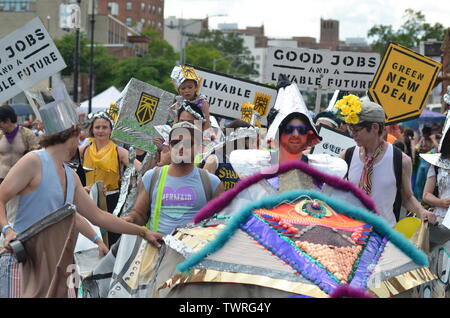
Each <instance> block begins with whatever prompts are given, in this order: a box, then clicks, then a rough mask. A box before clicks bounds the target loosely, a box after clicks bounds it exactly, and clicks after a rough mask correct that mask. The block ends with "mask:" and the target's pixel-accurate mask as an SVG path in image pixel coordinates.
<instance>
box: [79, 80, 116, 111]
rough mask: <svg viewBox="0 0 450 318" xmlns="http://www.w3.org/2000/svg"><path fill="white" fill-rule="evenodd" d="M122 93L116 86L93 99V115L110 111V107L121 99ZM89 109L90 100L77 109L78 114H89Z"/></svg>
mask: <svg viewBox="0 0 450 318" xmlns="http://www.w3.org/2000/svg"><path fill="white" fill-rule="evenodd" d="M119 96H120V91H119V90H118V89H117V88H115V87H114V86H111V87H110V88H108V89H107V90H105V91H103V92H101V93H100V94H98V95H97V96H95V97H93V98H92V113H95V112H98V111H101V110H108V109H109V105H110V104H111V103H114V102H115V101H117V100H118V99H119ZM88 109H89V100H85V101H84V102H82V103H81V105H80V107H78V109H77V113H78V114H83V113H84V114H87V113H88Z"/></svg>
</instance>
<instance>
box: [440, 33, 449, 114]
mask: <svg viewBox="0 0 450 318" xmlns="http://www.w3.org/2000/svg"><path fill="white" fill-rule="evenodd" d="M441 51H442V91H441V92H442V93H441V94H442V95H444V94H445V93H447V87H448V86H450V28H448V29H447V30H446V31H445V36H444V42H443V43H442V46H441ZM447 108H448V105H447V104H446V102H445V101H444V102H442V108H441V112H442V113H443V112H444V111H445V110H446V109H447Z"/></svg>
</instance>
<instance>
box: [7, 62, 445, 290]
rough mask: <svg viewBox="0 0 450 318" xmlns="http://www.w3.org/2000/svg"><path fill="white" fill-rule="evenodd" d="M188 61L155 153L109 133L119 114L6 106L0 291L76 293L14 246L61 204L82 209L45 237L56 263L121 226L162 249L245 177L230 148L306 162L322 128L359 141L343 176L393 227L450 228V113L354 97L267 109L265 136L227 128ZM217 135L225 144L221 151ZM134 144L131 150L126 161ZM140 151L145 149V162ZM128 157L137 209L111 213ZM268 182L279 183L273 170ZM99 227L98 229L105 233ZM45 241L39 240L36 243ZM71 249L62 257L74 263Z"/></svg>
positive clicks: (116, 237) (241, 125)
mask: <svg viewBox="0 0 450 318" xmlns="http://www.w3.org/2000/svg"><path fill="white" fill-rule="evenodd" d="M186 70H187V69H186V68H185V67H184V66H177V67H175V68H174V70H173V72H172V74H171V78H172V80H173V81H174V84H175V86H176V88H177V92H178V95H179V96H177V98H176V101H174V104H173V106H172V107H170V110H169V114H168V120H167V123H166V125H167V126H170V127H169V128H168V131H169V133H168V135H164V136H161V137H160V138H156V139H155V141H154V144H155V146H156V149H157V151H156V152H155V153H154V154H149V153H148V152H146V151H144V150H141V149H130V147H132V146H133V145H127V144H123V143H116V142H115V141H114V140H112V139H111V133H112V131H113V128H114V124H115V119H114V114H112V113H111V112H108V111H106V110H105V111H102V112H98V113H95V114H91V116H89V118H88V119H87V120H86V122H84V123H83V124H79V123H78V119H76V118H74V119H73V121H72V122H71V124H70V125H67V124H64V125H59V126H58V125H54V123H52V122H49V119H43V121H34V122H26V123H25V124H23V125H21V124H19V123H18V120H17V116H16V114H15V112H14V108H13V107H11V106H9V105H3V106H1V107H0V182H1V184H0V228H1V233H2V235H1V236H2V241H3V242H2V244H1V246H0V247H3V248H4V249H5V252H4V253H3V254H2V255H1V256H0V297H65V296H68V297H74V296H75V294H74V291H73V290H71V289H69V290H68V292H67V290H65V289H64V288H62V287H61V286H62V285H64V282H65V278H64V277H62V278H58V279H55V278H54V276H57V275H56V274H55V275H54V273H46V274H45V275H43V276H45V278H42V277H41V278H39V279H37V278H36V277H34V276H32V275H31V274H29V272H30V271H31V272H32V270H31V269H30V268H29V267H30V265H21V264H19V263H18V262H17V261H16V259H15V258H14V255H13V250H12V248H11V246H10V243H11V242H13V241H14V239H15V238H16V237H17V235H18V234H19V233H21V232H22V231H24V230H26V229H27V228H28V227H30V226H32V225H33V224H35V223H36V222H37V221H39V220H41V219H43V218H45V217H46V216H48V215H49V214H50V213H51V212H53V211H55V210H57V209H59V208H61V207H62V206H64V205H65V204H66V203H71V204H74V205H75V206H76V209H77V212H76V213H75V215H74V220H73V222H72V223H71V224H67V226H66V228H65V229H64V230H62V231H59V232H57V233H54V234H53V235H54V236H52V237H51V240H50V241H48V242H55V243H54V244H55V250H53V243H51V244H50V243H49V245H46V246H45V253H46V254H48V255H49V256H48V257H49V259H51V261H49V264H55V266H57V264H60V263H59V262H60V259H59V258H58V257H59V255H60V254H59V253H60V251H61V250H64V249H66V250H67V249H69V250H70V249H72V256H73V249H74V246H75V243H76V239H73V238H76V235H77V234H78V233H80V234H81V235H83V236H85V237H86V238H87V239H89V240H91V241H92V242H94V243H95V244H97V246H98V252H99V259H100V258H101V257H103V256H104V255H107V254H108V253H110V252H111V251H110V250H113V249H114V245H115V244H116V245H117V244H120V237H121V234H131V235H139V236H141V237H143V238H144V239H145V240H147V241H148V242H149V243H150V244H152V245H153V246H155V247H158V248H159V247H161V245H162V244H163V241H162V239H163V237H164V236H165V235H168V234H170V233H172V232H173V231H174V230H175V229H177V228H179V227H182V226H185V225H186V224H188V223H191V222H192V220H193V217H194V216H195V215H196V214H197V213H198V212H199V211H200V210H201V208H202V207H204V206H205V205H206V204H207V203H208V202H209V201H211V200H213V199H215V198H218V197H219V196H220V195H221V194H222V193H224V192H227V191H230V190H231V189H233V187H235V186H236V184H238V183H239V182H240V177H239V174H238V173H237V172H236V171H235V170H234V168H233V166H232V164H231V161H230V156H231V152H232V151H233V150H236V149H240V150H245V149H263V148H264V149H268V150H270V151H271V152H272V153H273V154H274V156H276V158H275V161H274V162H275V163H277V164H283V163H287V162H292V161H303V162H305V163H309V159H308V155H309V153H310V151H311V149H312V148H313V147H314V146H316V145H318V144H319V143H320V142H321V140H322V137H321V136H320V133H319V132H320V130H319V126H321V125H322V126H327V127H331V128H332V129H334V130H336V131H339V132H340V133H342V134H344V135H347V136H349V137H351V138H352V139H353V140H354V141H355V143H356V146H355V147H352V148H349V149H346V150H344V151H342V152H341V153H340V155H339V158H340V159H338V158H336V160H341V161H340V162H343V161H345V163H346V165H347V167H348V170H347V172H346V173H345V176H344V179H346V180H348V181H350V182H351V183H353V184H354V185H356V186H357V187H359V188H360V189H361V190H362V191H363V192H364V193H365V194H367V195H368V196H369V197H371V198H372V199H373V200H374V202H375V204H376V206H377V209H378V211H379V212H380V215H381V216H382V217H383V218H384V219H385V220H386V221H387V222H388V223H389V225H390V226H392V227H394V226H395V225H396V224H397V223H398V222H399V221H400V220H401V219H403V218H405V217H408V216H416V217H418V218H420V219H421V220H422V221H423V222H427V223H428V225H429V231H430V251H431V252H432V251H433V247H434V246H440V245H442V244H445V243H446V241H447V240H449V239H450V236H449V233H450V230H448V229H447V228H446V227H445V226H443V225H442V222H443V220H444V218H445V216H446V213H447V211H448V209H449V206H450V174H449V172H450V164H449V163H450V133H449V129H448V128H449V127H448V126H449V121H448V120H447V123H444V122H440V123H425V124H424V125H421V127H420V129H414V128H410V127H407V126H405V125H403V123H400V124H393V125H388V126H386V125H385V123H384V122H385V118H386V116H385V112H384V110H383V108H382V107H381V106H380V105H378V104H376V103H374V102H372V101H370V100H369V99H368V98H367V97H361V98H360V97H357V96H355V95H352V94H348V95H346V96H342V98H340V99H339V100H338V101H337V102H336V104H335V108H334V109H333V110H331V111H330V110H327V111H321V112H319V113H318V114H312V113H311V112H309V111H307V110H306V109H303V108H301V107H298V105H294V106H293V107H291V108H290V109H288V110H287V111H286V110H284V111H279V112H276V111H273V112H271V113H269V115H268V116H267V121H268V122H267V127H268V129H267V131H266V135H264V138H261V135H262V133H263V132H264V131H265V130H264V128H261V127H258V125H256V124H255V121H249V122H247V121H243V120H239V119H236V120H227V121H223V123H225V126H222V128H219V127H215V126H213V125H212V121H211V117H212V115H213V114H211V113H210V106H209V104H208V101H207V99H206V97H205V96H203V95H201V94H200V93H199V84H200V79H199V77H198V76H197V74H196V73H195V70H193V69H189V70H188V71H186ZM279 85H280V84H279ZM289 85H290V83H287V84H286V83H284V84H283V83H282V84H281V87H282V88H285V89H288V87H290V86H289ZM279 88H280V86H279ZM112 102H114V101H111V103H112ZM108 106H109V105H105V109H106V108H108ZM57 107H60V106H57ZM61 107H62V106H61ZM447 112H448V111H447ZM352 116H354V117H352ZM355 116H356V118H355ZM447 118H448V116H447ZM52 120H53V121H57V120H58V118H53V119H52ZM55 127H59V128H55ZM220 141H223V145H224V146H223V148H222V149H223V151H219V150H218V149H217V148H214V146H216V145H218V144H219V143H220ZM263 141H267V143H264V142H263ZM132 151H136V156H135V158H132V160H130V153H131V152H132ZM205 154H207V155H205ZM427 155H428V157H427ZM430 155H433V156H434V157H433V156H431V157H430ZM145 158H147V159H148V158H150V159H149V162H150V164H149V165H145V164H144V163H146V160H145ZM427 158H438V159H436V160H435V161H432V160H427ZM430 161H432V162H433V163H435V164H432V163H430ZM438 161H439V164H436V162H438ZM129 165H133V166H134V169H135V170H136V171H139V173H140V174H141V175H142V180H141V182H140V183H139V184H138V187H137V195H136V198H135V202H134V205H133V207H132V209H131V210H130V211H129V212H128V213H127V214H125V215H119V217H118V216H116V215H114V213H113V212H114V210H115V209H116V207H117V205H118V202H119V197H120V193H121V191H120V190H121V185H122V182H123V175H124V171H125V170H126V169H127V167H129ZM268 181H269V182H270V184H271V186H273V187H274V188H275V189H278V187H279V184H278V179H276V178H273V179H269V180H268ZM99 182H100V184H101V191H100V192H101V194H102V195H104V197H105V199H106V205H102V206H99V205H98V204H97V203H98V202H95V201H94V200H93V197H92V196H91V192H92V191H93V187H94V186H96V185H97V184H98V183H99ZM87 221H89V222H87ZM92 224H94V225H96V226H98V227H100V229H101V235H98V234H97V233H96V232H95V230H94V228H93V227H92ZM69 238H72V240H70V239H69ZM56 245H58V246H56ZM42 246H43V245H42V244H41V245H39V244H38V243H36V245H35V248H36V249H42V248H43V247H42ZM28 248H30V247H28ZM431 252H430V254H431ZM72 256H71V255H70V253H69V255H66V257H68V259H69V261H68V262H69V264H70V261H72V262H73V259H70V258H71V257H72ZM27 266H28V267H27ZM34 266H37V265H36V264H35V265H34ZM40 270H42V271H44V270H45V267H42V268H41V269H40ZM52 277H53V278H52ZM33 279H34V280H36V283H33V284H32V283H30V281H32V280H33ZM25 281H27V282H28V283H24V282H25ZM66 292H67V293H66Z"/></svg>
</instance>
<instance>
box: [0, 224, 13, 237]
mask: <svg viewBox="0 0 450 318" xmlns="http://www.w3.org/2000/svg"><path fill="white" fill-rule="evenodd" d="M7 229H12V226H11V225H10V224H6V225H5V226H4V227H3V228H2V234H3V235H5V232H6V230H7Z"/></svg>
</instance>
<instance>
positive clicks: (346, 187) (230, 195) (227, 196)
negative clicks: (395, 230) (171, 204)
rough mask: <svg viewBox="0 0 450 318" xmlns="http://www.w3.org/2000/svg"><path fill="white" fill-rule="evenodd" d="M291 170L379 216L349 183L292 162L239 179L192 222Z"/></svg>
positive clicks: (371, 205) (297, 162)
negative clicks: (345, 193)
mask: <svg viewBox="0 0 450 318" xmlns="http://www.w3.org/2000/svg"><path fill="white" fill-rule="evenodd" d="M293 169H299V170H300V171H302V172H304V173H306V174H308V175H310V176H312V177H313V178H314V179H315V181H316V182H319V183H326V184H328V185H330V186H332V187H333V188H336V189H339V190H343V191H349V192H352V193H353V194H354V195H355V196H356V197H357V198H358V199H359V200H360V201H361V202H362V203H363V205H364V206H365V207H366V208H367V209H368V210H371V211H374V212H375V213H377V214H380V213H379V212H378V211H377V210H376V207H375V202H374V201H373V200H372V199H371V198H370V197H369V196H367V194H365V193H364V191H362V190H361V189H359V188H358V187H357V186H355V185H354V184H353V183H351V182H349V181H347V180H344V179H341V178H338V177H335V176H331V175H329V174H326V173H323V172H321V171H319V170H317V169H315V168H313V167H311V166H310V165H308V164H307V163H304V162H302V161H292V162H287V163H283V164H281V165H279V168H278V171H277V172H275V173H272V174H263V173H257V174H254V175H252V176H249V177H247V178H244V179H241V181H239V182H238V183H237V184H236V186H235V187H234V188H232V189H230V190H227V191H226V192H225V193H223V194H222V195H221V196H219V197H218V198H216V199H214V200H211V201H209V202H208V204H207V205H205V206H204V207H203V208H202V209H201V210H200V211H199V212H198V213H197V214H196V215H195V217H194V220H193V221H194V223H198V222H201V221H203V220H205V219H207V218H209V217H211V216H213V215H214V214H215V213H218V212H220V211H221V210H222V209H224V208H225V207H226V206H227V205H228V204H229V203H230V202H231V201H232V200H233V199H234V198H235V197H236V196H237V195H238V193H240V192H241V191H243V190H244V189H246V188H248V187H249V186H251V185H253V184H255V183H257V182H259V181H261V180H263V179H269V178H273V177H275V176H277V175H279V174H282V173H285V172H288V171H290V170H293Z"/></svg>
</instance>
